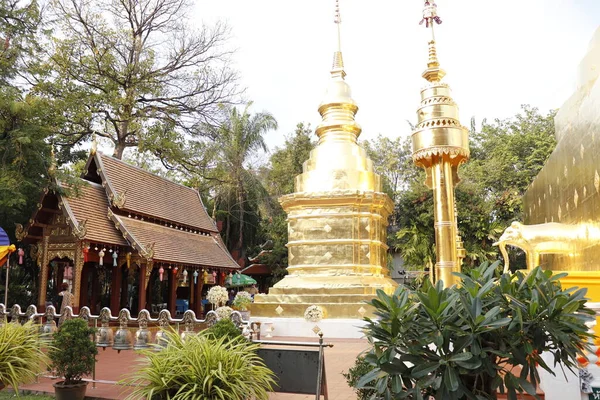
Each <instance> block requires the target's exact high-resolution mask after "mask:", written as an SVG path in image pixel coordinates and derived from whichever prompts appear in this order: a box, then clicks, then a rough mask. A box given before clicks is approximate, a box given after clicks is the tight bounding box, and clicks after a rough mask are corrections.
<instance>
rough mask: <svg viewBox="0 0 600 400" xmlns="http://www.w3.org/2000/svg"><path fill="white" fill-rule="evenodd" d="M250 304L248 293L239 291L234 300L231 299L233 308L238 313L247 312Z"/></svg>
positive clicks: (250, 297)
mask: <svg viewBox="0 0 600 400" xmlns="http://www.w3.org/2000/svg"><path fill="white" fill-rule="evenodd" d="M251 303H252V296H251V295H250V293H248V292H245V291H241V292H238V294H236V295H235V299H233V306H234V307H235V308H237V309H238V310H240V311H246V310H248V306H249V305H250V304H251Z"/></svg>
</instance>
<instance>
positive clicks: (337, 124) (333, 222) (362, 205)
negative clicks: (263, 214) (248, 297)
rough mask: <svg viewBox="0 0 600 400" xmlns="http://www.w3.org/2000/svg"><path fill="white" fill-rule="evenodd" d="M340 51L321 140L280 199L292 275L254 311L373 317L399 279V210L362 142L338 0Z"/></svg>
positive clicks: (262, 297) (325, 104)
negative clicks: (395, 232)
mask: <svg viewBox="0 0 600 400" xmlns="http://www.w3.org/2000/svg"><path fill="white" fill-rule="evenodd" d="M334 22H335V23H336V27H337V37H338V43H337V50H336V51H335V52H334V58H333V67H332V69H331V75H330V79H329V83H328V86H327V91H326V94H325V97H324V99H323V101H322V102H321V104H320V106H319V113H320V114H321V117H322V121H321V123H320V124H319V126H318V127H317V128H316V130H315V132H316V134H317V136H318V138H319V141H318V144H317V146H316V147H315V149H314V150H312V151H311V153H310V158H309V159H308V160H306V161H305V162H304V165H303V172H302V173H301V174H300V175H298V176H297V177H296V181H295V186H294V188H295V192H294V193H292V194H289V195H285V196H282V197H281V198H280V199H279V201H280V203H281V205H282V207H283V209H284V210H285V212H286V213H287V214H288V240H289V242H288V244H287V247H288V275H286V276H285V277H284V278H283V279H282V280H281V281H279V282H278V283H277V284H275V286H274V287H272V288H271V289H270V290H269V294H268V295H256V296H255V302H254V304H253V305H252V315H255V316H259V317H269V316H272V317H276V316H280V317H303V315H304V311H305V310H306V309H307V307H309V306H311V305H318V306H320V307H322V308H323V310H324V311H325V316H326V317H327V318H361V317H362V316H364V315H372V310H371V309H370V308H369V306H368V305H366V304H365V303H364V301H366V300H370V299H372V298H373V297H374V296H375V294H376V291H377V290H378V289H382V290H384V291H386V292H387V293H392V292H393V291H394V289H395V287H396V286H397V284H396V283H395V282H394V281H393V280H392V279H391V278H390V276H389V271H388V269H387V249H388V246H387V245H386V239H387V225H388V216H389V215H390V213H391V212H392V210H393V203H392V201H391V200H390V198H389V197H388V196H387V195H386V194H385V193H383V192H382V188H381V179H380V177H379V175H377V174H376V173H375V171H374V169H373V163H372V161H371V160H370V159H369V158H368V157H367V155H366V152H365V150H364V149H363V148H362V147H360V146H359V145H358V141H357V139H358V136H359V135H360V133H361V128H360V126H359V125H358V123H356V121H355V119H354V117H355V115H356V112H357V111H358V106H357V104H356V102H355V101H354V100H353V99H352V95H351V90H350V86H349V85H348V83H347V82H346V80H345V78H346V72H345V70H344V63H343V58H342V52H341V47H340V23H341V17H340V11H339V0H336V11H335V20H334Z"/></svg>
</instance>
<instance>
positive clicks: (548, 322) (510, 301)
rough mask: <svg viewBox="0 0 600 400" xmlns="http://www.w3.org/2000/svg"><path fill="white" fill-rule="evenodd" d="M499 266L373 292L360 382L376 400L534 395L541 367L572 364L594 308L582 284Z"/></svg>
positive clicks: (585, 338)
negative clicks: (447, 280)
mask: <svg viewBox="0 0 600 400" xmlns="http://www.w3.org/2000/svg"><path fill="white" fill-rule="evenodd" d="M497 267H498V263H494V264H492V265H489V264H488V263H484V264H482V265H481V266H480V267H478V268H473V269H472V270H470V271H469V272H468V273H466V274H458V276H460V277H461V279H462V282H461V284H460V285H457V286H453V287H451V288H446V289H444V288H443V285H442V282H438V283H437V284H436V285H435V286H433V285H432V284H430V283H427V282H425V284H424V286H423V288H422V289H420V290H416V291H414V290H410V289H408V288H406V287H404V286H400V287H398V289H397V290H396V292H395V293H394V294H393V295H392V296H389V295H386V294H385V293H383V292H382V291H378V293H377V298H375V299H374V300H372V301H371V302H370V304H371V305H372V306H373V307H374V308H375V314H376V315H377V316H378V317H379V318H380V319H379V320H377V321H376V320H371V319H369V318H366V321H367V323H368V326H367V328H366V331H367V336H368V337H370V339H371V340H372V342H373V343H374V347H373V349H372V350H371V352H370V353H369V354H368V355H367V356H366V360H367V361H368V362H369V363H370V364H371V365H372V366H373V367H374V369H373V371H371V372H369V373H367V374H366V375H365V376H363V377H362V378H361V379H360V380H359V382H358V385H357V386H358V387H361V388H368V387H372V388H375V389H376V390H377V392H378V396H379V397H381V398H406V399H420V398H427V396H428V395H430V396H434V397H435V399H449V400H452V399H463V398H469V399H475V398H486V399H493V398H495V395H496V393H497V391H498V390H500V391H501V392H504V391H505V390H506V391H507V393H508V398H509V399H516V398H517V392H519V393H523V392H527V393H528V394H530V395H532V396H535V391H536V389H535V388H536V386H537V384H538V381H539V375H538V373H537V367H538V365H539V367H540V368H543V369H545V370H546V371H548V372H549V373H551V374H554V369H556V365H560V366H561V367H563V366H564V367H567V368H569V369H571V368H576V367H577V360H576V359H577V357H578V356H583V352H584V351H585V350H587V349H588V347H589V346H588V340H589V338H590V337H591V334H590V333H588V328H587V326H586V325H585V323H586V322H588V321H590V320H593V315H594V312H593V311H592V310H590V309H588V308H587V307H586V306H585V303H586V299H585V293H586V290H585V289H579V290H577V288H571V289H562V287H561V284H560V281H559V279H560V278H562V277H564V276H566V274H558V275H554V276H553V275H552V272H551V271H542V270H541V269H540V268H539V267H538V268H535V269H533V270H532V271H531V272H529V273H528V274H525V273H523V272H521V271H518V272H516V273H515V274H511V273H506V274H500V272H499V271H498V268H497ZM543 352H548V353H551V354H552V355H553V356H554V365H552V366H548V365H547V364H546V363H545V362H544V360H543V359H542V358H541V354H542V353H543ZM514 367H519V368H518V369H520V371H521V373H520V374H519V375H514V373H513V372H514V371H515V369H514ZM370 383H371V385H370V386H367V385H368V384H370Z"/></svg>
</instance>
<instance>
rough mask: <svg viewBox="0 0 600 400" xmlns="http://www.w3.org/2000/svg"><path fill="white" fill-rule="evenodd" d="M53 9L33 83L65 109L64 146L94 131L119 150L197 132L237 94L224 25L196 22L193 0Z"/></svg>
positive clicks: (63, 0)
mask: <svg viewBox="0 0 600 400" xmlns="http://www.w3.org/2000/svg"><path fill="white" fill-rule="evenodd" d="M52 10H53V12H54V13H55V17H56V20H57V21H58V22H57V26H56V27H57V29H58V30H59V34H58V35H56V36H55V37H54V38H53V39H54V47H53V49H52V53H51V55H50V57H49V59H48V61H47V63H46V64H45V66H44V69H43V72H44V75H43V76H42V77H41V78H40V80H39V81H38V83H37V85H36V87H35V90H36V92H37V93H40V94H41V95H43V96H47V97H49V98H51V99H53V100H54V104H55V106H56V107H57V115H61V116H62V117H63V119H62V121H61V122H62V123H61V125H60V129H58V130H57V132H56V133H57V134H59V137H60V138H61V139H60V144H75V143H79V142H81V141H85V140H86V139H88V138H89V137H90V135H91V134H92V133H93V132H94V131H95V132H96V133H97V134H98V135H100V136H102V137H105V138H107V139H109V140H110V141H112V142H113V144H114V146H115V150H114V156H115V157H117V158H121V157H122V156H123V151H124V150H125V148H127V147H134V146H139V145H140V144H143V143H144V141H145V140H146V139H147V137H148V136H153V135H167V136H176V137H179V138H182V137H185V136H186V135H192V136H194V135H201V134H202V133H204V132H203V130H202V129H200V128H201V127H202V126H204V125H205V123H207V122H213V123H214V122H215V115H218V112H217V107H218V105H219V104H230V103H231V102H232V100H233V99H234V98H235V96H236V95H237V93H238V91H237V86H236V79H237V76H236V73H235V72H234V71H232V70H231V69H230V68H229V56H230V54H231V52H230V51H228V50H227V49H226V48H225V43H226V40H227V38H228V34H229V30H228V28H227V26H226V25H225V24H223V23H217V24H215V25H214V26H212V27H207V26H203V27H202V28H201V29H200V30H199V31H198V30H195V29H193V28H192V27H191V26H190V25H189V24H188V20H189V19H188V15H189V11H190V1H189V0H120V1H112V0H93V1H92V0H56V1H54V2H53V3H52ZM150 142H152V141H150Z"/></svg>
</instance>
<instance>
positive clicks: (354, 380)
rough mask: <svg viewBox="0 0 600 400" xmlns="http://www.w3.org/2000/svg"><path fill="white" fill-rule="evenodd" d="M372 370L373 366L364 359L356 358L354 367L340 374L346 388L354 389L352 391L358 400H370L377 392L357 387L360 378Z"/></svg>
mask: <svg viewBox="0 0 600 400" xmlns="http://www.w3.org/2000/svg"><path fill="white" fill-rule="evenodd" d="M373 369H375V366H373V365H371V364H369V362H368V361H367V360H365V357H362V356H359V357H357V358H356V361H355V362H354V366H353V367H352V368H350V369H349V370H348V372H346V373H342V375H343V376H344V378H346V382H347V383H348V386H350V387H351V388H354V390H355V391H356V395H357V399H358V400H370V399H371V397H372V396H374V395H375V394H377V391H376V390H375V389H366V388H358V387H357V384H358V381H359V380H360V378H362V377H363V376H365V375H367V374H368V373H369V372H371V371H373Z"/></svg>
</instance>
